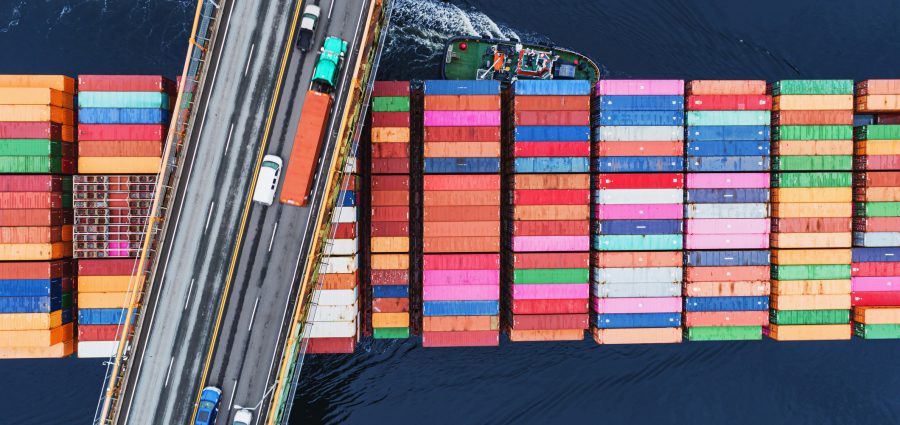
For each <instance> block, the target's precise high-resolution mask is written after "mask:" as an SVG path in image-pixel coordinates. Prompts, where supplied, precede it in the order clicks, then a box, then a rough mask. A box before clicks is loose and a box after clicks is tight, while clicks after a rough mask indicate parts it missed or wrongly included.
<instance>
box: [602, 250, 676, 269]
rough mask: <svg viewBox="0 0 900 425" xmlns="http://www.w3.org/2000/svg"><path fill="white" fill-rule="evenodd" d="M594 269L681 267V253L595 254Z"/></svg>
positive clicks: (635, 252) (636, 252)
mask: <svg viewBox="0 0 900 425" xmlns="http://www.w3.org/2000/svg"><path fill="white" fill-rule="evenodd" d="M591 257H592V258H593V263H594V267H622V268H631V267H680V266H681V264H682V261H683V253H682V252H681V251H634V252H593V253H591Z"/></svg>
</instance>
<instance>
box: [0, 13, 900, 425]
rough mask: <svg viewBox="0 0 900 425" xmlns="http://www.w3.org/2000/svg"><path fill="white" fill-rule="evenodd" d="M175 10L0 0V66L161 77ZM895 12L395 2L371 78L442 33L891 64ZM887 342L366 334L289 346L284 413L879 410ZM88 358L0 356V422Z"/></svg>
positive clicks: (550, 416)
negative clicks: (295, 356)
mask: <svg viewBox="0 0 900 425" xmlns="http://www.w3.org/2000/svg"><path fill="white" fill-rule="evenodd" d="M548 5H552V8H551V6H548ZM192 14H193V2H192V1H189V0H178V1H174V0H172V1H167V0H152V1H151V0H140V1H137V0H127V1H103V0H80V1H75V0H70V1H64V0H46V1H45V0H21V1H18V0H0V73H64V74H70V75H75V74H79V73H146V74H165V75H174V74H177V73H179V72H180V70H181V66H182V64H181V61H182V59H183V56H184V50H185V48H186V40H185V37H186V35H187V33H188V31H189V30H190V20H191V19H192ZM898 22H900V2H897V1H888V0H882V1H846V0H843V1H838V0H827V1H822V0H820V1H815V0H794V1H784V0H782V1H775V0H754V1H750V2H734V1H712V0H681V1H677V0H665V1H663V0H656V1H653V0H590V1H586V0H553V1H552V2H547V1H537V0H519V1H515V2H512V1H509V0H483V1H458V0H456V1H451V2H449V3H445V2H441V1H439V0H400V1H398V13H397V16H396V19H395V21H394V23H395V25H396V26H395V27H394V28H392V30H391V31H392V33H391V35H392V38H391V43H390V45H389V47H388V51H387V55H386V57H385V60H384V62H383V63H382V68H381V70H382V72H381V74H380V78H382V79H407V78H419V79H424V78H436V77H437V76H438V63H437V62H436V58H437V55H438V53H439V51H440V49H441V43H442V42H443V40H444V39H446V37H447V36H450V35H457V34H470V35H476V34H477V35H487V36H493V37H506V38H509V37H515V38H519V39H522V40H526V41H550V42H554V43H556V44H559V45H564V46H567V47H570V48H573V49H575V50H578V51H580V52H583V53H585V54H587V55H589V56H591V57H593V58H594V59H595V60H596V61H597V62H598V63H601V64H602V65H603V67H604V68H605V71H606V72H607V73H608V74H609V75H610V76H612V77H619V78H629V77H634V78H656V77H660V78H662V77H677V78H688V79H690V78H759V79H768V80H776V79H781V78H798V77H809V78H838V77H839V78H854V79H864V78H874V77H894V78H897V77H900V54H898V52H900V26H898ZM898 359H900V341H870V342H862V341H850V342H804V343H775V342H771V341H762V342H749V343H691V344H681V345H669V346H597V345H595V344H594V343H593V342H591V341H584V342H581V343H515V344H513V343H509V342H506V341H504V343H503V344H502V346H501V347H500V348H487V349H463V348H460V349H429V350H425V349H422V348H420V347H419V341H418V340H416V339H413V340H410V341H409V342H404V343H399V342H384V341H379V342H377V343H374V344H373V343H372V342H371V341H368V342H366V343H364V344H363V346H362V349H361V350H360V352H359V353H357V354H355V355H352V356H350V355H342V356H310V357H309V358H308V359H307V361H306V364H305V366H304V368H303V375H302V382H303V385H302V387H301V388H300V390H299V391H298V398H297V401H296V404H295V406H294V414H293V416H292V421H291V422H292V423H295V424H315V423H353V424H357V423H359V424H371V423H404V424H405V423H415V424H444V423H454V424H487V423H490V424H495V423H516V424H549V423H565V422H574V421H580V422H581V423H603V424H651V423H652V424H656V423H666V424H702V425H706V424H710V425H712V424H723V423H728V424H759V423H763V422H765V423H775V424H781V423H792V424H807V423H808V424H891V423H900V395H898V388H900V367H898ZM103 370H104V369H103V367H102V360H77V359H67V360H47V361H43V360H4V361H0V378H2V379H0V409H2V410H0V412H3V413H2V418H3V419H2V420H0V423H6V421H7V420H9V422H10V423H14V424H72V423H86V422H88V421H89V418H90V417H91V416H92V415H93V412H94V407H95V404H96V401H97V396H98V395H99V390H100V385H101V380H102V376H103Z"/></svg>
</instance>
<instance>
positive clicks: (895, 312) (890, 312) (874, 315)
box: [853, 307, 900, 325]
mask: <svg viewBox="0 0 900 425" xmlns="http://www.w3.org/2000/svg"><path fill="white" fill-rule="evenodd" d="M853 320H854V321H857V322H859V323H865V324H867V325H894V324H900V307H856V308H854V309H853Z"/></svg>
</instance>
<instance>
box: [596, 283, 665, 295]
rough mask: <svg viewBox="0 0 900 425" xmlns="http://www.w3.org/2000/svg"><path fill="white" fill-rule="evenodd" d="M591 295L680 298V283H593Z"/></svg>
mask: <svg viewBox="0 0 900 425" xmlns="http://www.w3.org/2000/svg"><path fill="white" fill-rule="evenodd" d="M591 288H592V289H593V294H594V296H596V297H600V298H646V297H680V296H681V282H653V283H595V284H593V285H591Z"/></svg>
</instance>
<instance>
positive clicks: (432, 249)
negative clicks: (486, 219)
mask: <svg viewBox="0 0 900 425" xmlns="http://www.w3.org/2000/svg"><path fill="white" fill-rule="evenodd" d="M422 239H423V247H424V251H425V252H426V253H440V252H444V253H447V252H498V251H500V237H499V236H465V237H447V236H444V237H439V238H427V237H426V238H422Z"/></svg>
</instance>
